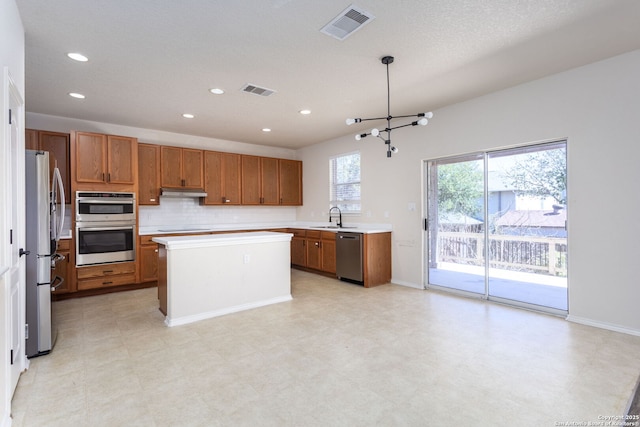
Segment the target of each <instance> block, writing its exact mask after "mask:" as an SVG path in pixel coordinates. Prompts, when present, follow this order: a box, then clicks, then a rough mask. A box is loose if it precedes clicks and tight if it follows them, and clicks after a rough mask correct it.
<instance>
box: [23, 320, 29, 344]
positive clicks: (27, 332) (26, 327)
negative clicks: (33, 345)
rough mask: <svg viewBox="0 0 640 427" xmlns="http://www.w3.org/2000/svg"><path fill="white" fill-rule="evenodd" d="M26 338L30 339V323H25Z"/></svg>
mask: <svg viewBox="0 0 640 427" xmlns="http://www.w3.org/2000/svg"><path fill="white" fill-rule="evenodd" d="M24 339H25V340H28V339H29V324H28V323H25V325H24Z"/></svg>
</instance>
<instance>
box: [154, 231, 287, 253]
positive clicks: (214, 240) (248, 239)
mask: <svg viewBox="0 0 640 427" xmlns="http://www.w3.org/2000/svg"><path fill="white" fill-rule="evenodd" d="M292 237H293V234H290V233H274V232H271V231H256V232H244V233H224V234H204V235H202V234H200V235H192V236H173V237H171V236H170V237H154V238H153V239H152V240H153V241H154V242H156V243H159V244H161V245H164V246H165V247H166V248H167V250H174V249H194V248H205V247H215V246H230V245H250V244H254V243H275V242H289V241H291V238H292Z"/></svg>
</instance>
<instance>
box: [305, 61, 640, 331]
mask: <svg viewBox="0 0 640 427" xmlns="http://www.w3.org/2000/svg"><path fill="white" fill-rule="evenodd" d="M638 76H640V51H634V52H631V53H628V54H625V55H621V56H617V57H614V58H610V59H608V60H605V61H601V62H598V63H594V64H591V65H588V66H584V67H580V68H577V69H574V70H570V71H568V72H564V73H560V74H557V75H553V76H550V77H547V78H544V79H540V80H537V81H533V82H530V83H527V84H523V85H520V86H516V87H513V88H510V89H507V90H503V91H500V92H496V93H493V94H489V95H486V96H483V97H479V98H476V99H473V100H470V101H467V102H463V103H459V104H456V105H452V106H449V107H446V108H442V109H440V110H437V111H434V113H435V117H434V118H433V119H432V120H431V121H430V123H429V125H427V126H426V127H415V128H409V129H401V130H397V131H395V132H393V135H392V144H393V145H396V146H398V148H399V149H400V152H399V153H398V154H395V155H394V156H393V157H392V158H391V159H387V158H386V152H385V148H384V144H383V143H382V141H381V140H379V139H373V138H371V137H368V138H365V139H363V140H362V141H360V142H356V141H355V140H354V138H353V136H351V135H350V136H347V137H343V138H339V139H336V140H332V141H327V142H325V143H322V144H318V145H315V146H311V147H306V148H303V149H301V150H299V153H298V154H299V159H301V160H302V161H303V162H304V189H305V204H304V206H303V207H302V208H299V210H298V218H297V219H298V221H306V220H310V219H314V218H316V217H317V215H319V214H320V213H322V212H326V210H327V204H328V158H329V157H330V156H331V155H334V154H337V153H343V152H349V151H353V150H356V149H360V150H361V153H362V206H363V211H364V212H365V213H366V212H367V211H370V212H371V216H367V215H366V214H365V215H363V216H362V217H361V218H359V221H361V222H390V223H392V225H393V282H394V283H401V284H405V285H409V286H416V287H422V285H423V277H422V268H423V267H422V264H423V262H422V261H423V244H422V238H423V232H422V229H421V219H422V217H423V214H422V212H421V208H420V206H421V205H422V200H423V198H422V194H423V193H422V191H423V190H422V182H421V181H422V178H421V175H422V165H423V160H425V159H434V158H438V157H444V156H451V155H455V154H462V153H471V152H477V151H482V150H487V149H495V148H503V147H508V146H513V145H520V144H524V143H531V142H540V141H549V140H555V139H563V138H566V139H567V140H568V150H567V151H568V165H567V168H568V183H567V186H568V196H569V200H568V215H569V217H568V218H569V219H568V222H569V230H568V232H569V314H570V316H569V318H570V319H572V320H575V321H580V322H584V323H589V324H594V325H597V326H601V327H606V328H610V329H614V330H621V331H624V332H629V333H633V334H638V335H640V315H638V308H637V302H638V301H640V286H638V278H637V273H636V271H635V268H634V267H635V264H636V262H638V260H637V258H638V257H637V254H638V245H639V242H640V221H639V220H638V213H639V212H640V197H639V192H638V183H640V167H638V165H637V162H638V159H639V158H640V124H639V123H640V120H639V118H638V117H639V116H640V114H639V113H640V80H639V79H638ZM383 107H384V106H381V108H383ZM391 109H392V112H395V113H396V114H407V113H412V112H410V111H409V112H407V111H394V108H393V106H392V108H391ZM354 114H357V111H354ZM345 128H346V126H345ZM345 130H348V129H345ZM354 133H355V132H354ZM410 202H416V204H417V210H416V211H413V212H412V211H410V210H409V209H408V204H409V203H410ZM385 212H387V213H388V215H389V217H388V218H386V217H385Z"/></svg>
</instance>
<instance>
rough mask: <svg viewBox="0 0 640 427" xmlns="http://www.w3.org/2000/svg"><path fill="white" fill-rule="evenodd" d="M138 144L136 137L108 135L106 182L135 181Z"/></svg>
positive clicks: (123, 182)
mask: <svg viewBox="0 0 640 427" xmlns="http://www.w3.org/2000/svg"><path fill="white" fill-rule="evenodd" d="M136 145H137V144H136V139H135V138H128V137H124V136H113V135H108V136H107V156H108V157H107V165H108V168H107V179H106V182H108V183H110V184H133V183H134V182H135V164H134V160H135V158H136V157H137V156H136V154H137V150H135V149H136ZM134 153H135V154H134Z"/></svg>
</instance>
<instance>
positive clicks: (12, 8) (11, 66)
mask: <svg viewBox="0 0 640 427" xmlns="http://www.w3.org/2000/svg"><path fill="white" fill-rule="evenodd" d="M5 67H7V68H8V71H9V73H10V75H11V78H12V79H13V82H14V83H15V85H16V87H17V88H18V90H19V92H20V95H21V96H24V29H23V27H22V21H21V20H20V15H19V13H18V8H17V6H16V4H15V1H14V0H0V72H1V75H2V76H4V70H5ZM0 79H2V80H3V79H4V78H3V77H0ZM5 89H6V88H5V86H4V82H0V100H1V101H0V102H1V103H2V106H3V107H2V109H3V111H2V114H0V118H2V123H1V124H0V170H2V171H6V170H8V167H7V162H9V161H10V159H9V158H8V156H7V153H8V149H7V144H8V138H7V135H8V133H7V125H6V123H8V120H5V118H6V117H5V111H6V110H7V108H8V107H7V105H5V102H6V101H7V100H8V95H7V93H5ZM8 185H9V182H8V181H7V179H5V177H4V176H3V174H0V200H1V203H2V204H0V209H1V210H2V211H1V212H0V226H2V231H0V238H1V243H0V245H2V247H1V248H0V271H4V268H3V267H4V266H6V263H7V257H8V252H9V249H10V246H9V245H8V239H7V238H6V218H7V217H8V216H9V214H10V212H11V203H12V201H11V200H7V199H8V197H7V196H6V195H7V194H8V192H9V188H8ZM8 292H9V290H8V284H7V282H6V281H5V278H4V277H2V276H0V426H8V425H10V423H11V420H10V419H9V416H10V413H11V411H10V409H11V394H10V392H9V383H10V376H9V370H8V366H9V360H8V357H9V351H10V349H11V345H10V343H9V342H8V340H9V337H10V333H9V332H10V331H9V319H8V317H7V315H8V314H7V313H8V312H9V310H8V304H9V301H8V300H9V298H8V297H9V294H8Z"/></svg>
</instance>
